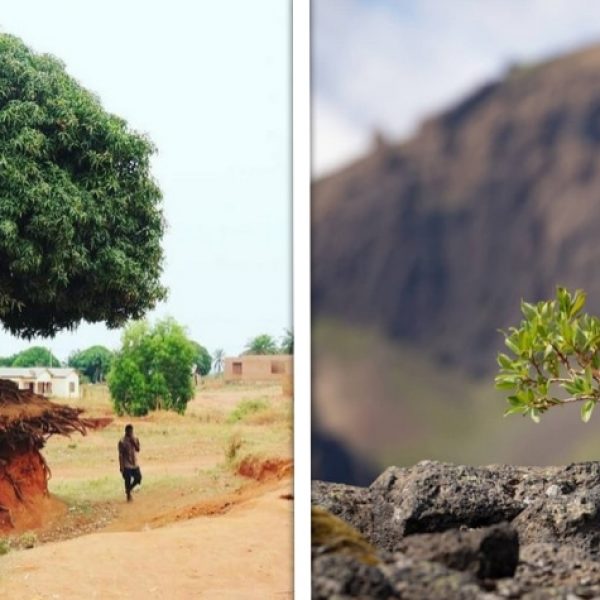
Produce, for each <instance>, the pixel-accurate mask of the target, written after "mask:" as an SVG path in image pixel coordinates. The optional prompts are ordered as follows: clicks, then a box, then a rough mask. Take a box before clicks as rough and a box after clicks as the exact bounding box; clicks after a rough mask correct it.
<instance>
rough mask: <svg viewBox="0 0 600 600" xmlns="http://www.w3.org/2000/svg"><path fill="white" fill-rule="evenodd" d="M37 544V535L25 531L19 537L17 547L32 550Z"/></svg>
mask: <svg viewBox="0 0 600 600" xmlns="http://www.w3.org/2000/svg"><path fill="white" fill-rule="evenodd" d="M37 542H38V538H37V535H36V534H35V533H34V532H33V531H26V532H25V533H24V534H23V535H21V536H20V537H19V541H18V545H19V546H20V547H21V548H33V547H34V546H35V545H36V544H37Z"/></svg>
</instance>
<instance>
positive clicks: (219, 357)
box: [213, 348, 225, 373]
mask: <svg viewBox="0 0 600 600" xmlns="http://www.w3.org/2000/svg"><path fill="white" fill-rule="evenodd" d="M224 363H225V350H223V348H217V349H216V350H215V351H214V354H213V368H214V370H215V373H222V372H223V365H224Z"/></svg>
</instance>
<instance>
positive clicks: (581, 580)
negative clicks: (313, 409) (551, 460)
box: [313, 461, 600, 600]
mask: <svg viewBox="0 0 600 600" xmlns="http://www.w3.org/2000/svg"><path fill="white" fill-rule="evenodd" d="M313 502H314V503H315V504H320V505H322V506H324V507H325V508H327V509H328V510H330V511H331V512H332V513H333V514H335V515H337V516H339V517H340V518H342V519H344V520H345V521H347V522H348V523H350V524H352V525H354V527H355V528H356V529H358V530H359V531H360V532H361V533H362V534H363V535H364V536H365V537H366V538H367V539H368V540H369V541H370V542H371V544H373V545H374V546H375V547H376V548H377V554H378V556H379V557H380V558H381V560H382V564H380V565H378V566H377V567H369V568H375V569H376V571H377V574H375V572H372V571H369V570H368V569H367V570H366V571H365V569H366V568H367V567H365V566H363V568H362V570H361V571H360V572H361V573H363V574H368V578H369V581H370V582H371V583H369V585H378V584H377V581H379V579H378V578H379V577H380V574H383V576H384V579H385V581H387V584H389V586H390V587H391V589H393V590H394V593H396V594H398V595H399V596H400V597H402V598H442V597H443V598H448V599H452V598H460V599H462V598H527V599H528V600H541V599H542V598H561V599H565V600H566V599H567V598H568V599H570V600H575V599H577V598H600V463H597V462H587V463H577V464H572V465H568V466H566V467H515V466H502V465H498V466H497V465H492V466H488V467H468V466H456V465H451V464H444V463H438V462H431V461H425V462H421V463H418V464H417V465H415V466H413V467H408V468H398V467H391V468H389V469H387V470H386V471H385V472H384V473H382V474H381V475H380V476H379V477H378V478H377V479H376V480H375V481H374V482H373V484H372V485H371V486H370V487H369V488H360V487H352V486H342V485H339V484H326V483H323V482H316V483H315V484H313ZM502 522H508V523H510V526H509V525H506V524H505V525H500V523H502ZM515 531H516V532H517V535H515ZM488 532H495V534H494V535H491V536H490V539H491V540H492V542H491V544H492V546H491V548H486V547H485V546H483V549H482V544H483V541H484V540H485V539H487V536H488ZM500 532H501V533H500ZM511 536H512V537H511ZM517 536H518V544H519V545H520V549H519V553H520V556H519V562H518V566H517V568H516V570H514V561H515V557H516V555H517V552H516V551H515V541H516V538H517ZM504 551H506V552H507V554H506V556H507V558H506V560H502V559H501V558H500V556H499V553H500V552H504ZM320 558H324V557H320ZM486 561H487V562H486ZM344 564H346V565H347V567H348V569H351V567H350V566H349V563H344ZM503 565H505V566H507V569H506V571H505V572H503V571H502V566H503ZM509 567H510V568H509ZM352 568H353V567H352ZM512 571H514V575H513V576H512V577H511V576H510V575H511V572H512ZM328 573H329V577H330V578H332V579H333V580H335V578H336V575H335V572H334V569H333V568H332V569H331V570H329V572H328ZM365 576H366V575H365ZM344 577H345V579H346V580H347V581H346V584H344V585H341V587H339V590H340V591H338V592H332V594H333V595H331V596H329V597H335V594H338V595H340V594H341V596H340V597H343V594H346V595H348V594H349V593H350V592H349V591H348V590H350V589H352V590H356V589H358V590H360V589H361V588H360V585H359V584H358V583H357V581H355V580H352V578H351V576H350V574H349V573H347V574H346V575H345V576H344ZM494 577H500V578H499V579H493V578H494ZM348 581H353V583H352V585H350V584H348ZM319 585H321V586H323V585H325V579H323V580H322V581H321V583H320V584H319ZM327 585H329V586H331V585H333V584H332V583H331V581H329V583H328V584H327ZM357 586H358V587H357ZM319 589H325V588H323V587H321V588H319ZM336 589H338V588H336ZM361 593H362V592H361ZM365 594H366V595H365ZM365 594H363V597H377V596H368V594H367V593H366V592H365ZM323 597H325V596H323Z"/></svg>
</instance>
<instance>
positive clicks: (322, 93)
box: [312, 0, 600, 176]
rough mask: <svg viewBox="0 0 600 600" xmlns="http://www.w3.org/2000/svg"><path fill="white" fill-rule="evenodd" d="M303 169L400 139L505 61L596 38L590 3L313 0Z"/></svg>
mask: <svg viewBox="0 0 600 600" xmlns="http://www.w3.org/2000/svg"><path fill="white" fill-rule="evenodd" d="M312 30H313V31H312V34H313V35H312V44H313V48H312V50H313V55H312V79H313V88H312V89H313V104H312V115H313V127H312V134H313V158H312V160H313V173H314V174H315V175H317V176H318V175H322V174H324V173H326V172H328V171H330V170H332V169H335V168H336V167H338V166H340V165H342V164H344V163H345V162H347V161H349V160H351V159H353V158H355V157H356V156H358V155H360V154H361V153H363V152H364V151H365V150H366V149H368V147H369V145H370V143H371V139H372V134H373V131H374V130H375V129H380V130H382V131H384V132H386V133H387V134H388V135H389V136H391V137H392V138H394V139H401V138H404V137H407V136H409V135H410V134H411V133H412V132H414V130H415V128H416V127H417V125H418V123H419V122H420V121H422V120H423V118H424V117H426V116H428V115H430V114H431V113H434V112H436V111H437V110H439V109H440V108H444V107H446V106H448V105H449V104H451V103H452V102H454V101H456V100H457V99H458V98H460V97H461V96H463V95H464V94H465V93H467V92H469V90H471V89H472V88H473V87H474V86H476V85H478V84H480V83H482V82H484V81H486V80H489V79H490V78H494V77H498V76H499V75H500V74H501V73H503V72H504V71H505V70H506V67H507V66H508V65H509V64H510V63H511V62H526V61H536V60H540V59H541V58H544V57H546V56H549V55H552V54H555V53H559V52H563V51H566V50H570V49H573V48H576V47H578V46H581V45H584V44H588V43H592V42H600V2H593V1H591V0H485V1H482V0H313V2H312Z"/></svg>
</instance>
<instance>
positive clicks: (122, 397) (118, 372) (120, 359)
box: [108, 318, 197, 415]
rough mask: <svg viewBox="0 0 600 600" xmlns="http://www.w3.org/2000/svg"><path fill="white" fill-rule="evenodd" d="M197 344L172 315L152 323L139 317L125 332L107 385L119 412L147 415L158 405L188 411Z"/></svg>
mask: <svg viewBox="0 0 600 600" xmlns="http://www.w3.org/2000/svg"><path fill="white" fill-rule="evenodd" d="M196 357H197V354H196V348H195V346H194V343H193V342H191V341H190V340H189V339H188V337H187V335H186V333H185V330H184V329H183V327H181V325H179V324H178V323H177V322H175V321H174V320H173V319H171V318H167V319H163V320H162V321H158V322H157V323H156V325H154V327H151V326H150V325H149V323H148V322H147V321H137V322H135V323H132V324H131V325H129V326H128V327H127V328H126V329H125V331H124V332H123V337H122V348H121V350H119V351H118V352H117V353H116V354H115V356H114V359H113V364H112V367H111V370H110V373H109V375H108V386H109V389H110V393H111V396H112V398H113V403H114V407H115V410H116V411H117V413H118V414H124V413H126V414H130V415H145V414H147V413H148V412H149V411H152V410H156V409H165V410H175V411H177V412H179V413H183V412H185V409H186V406H187V403H188V401H189V400H190V399H191V398H192V396H193V393H194V389H193V385H192V367H193V365H194V362H195V360H196Z"/></svg>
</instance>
